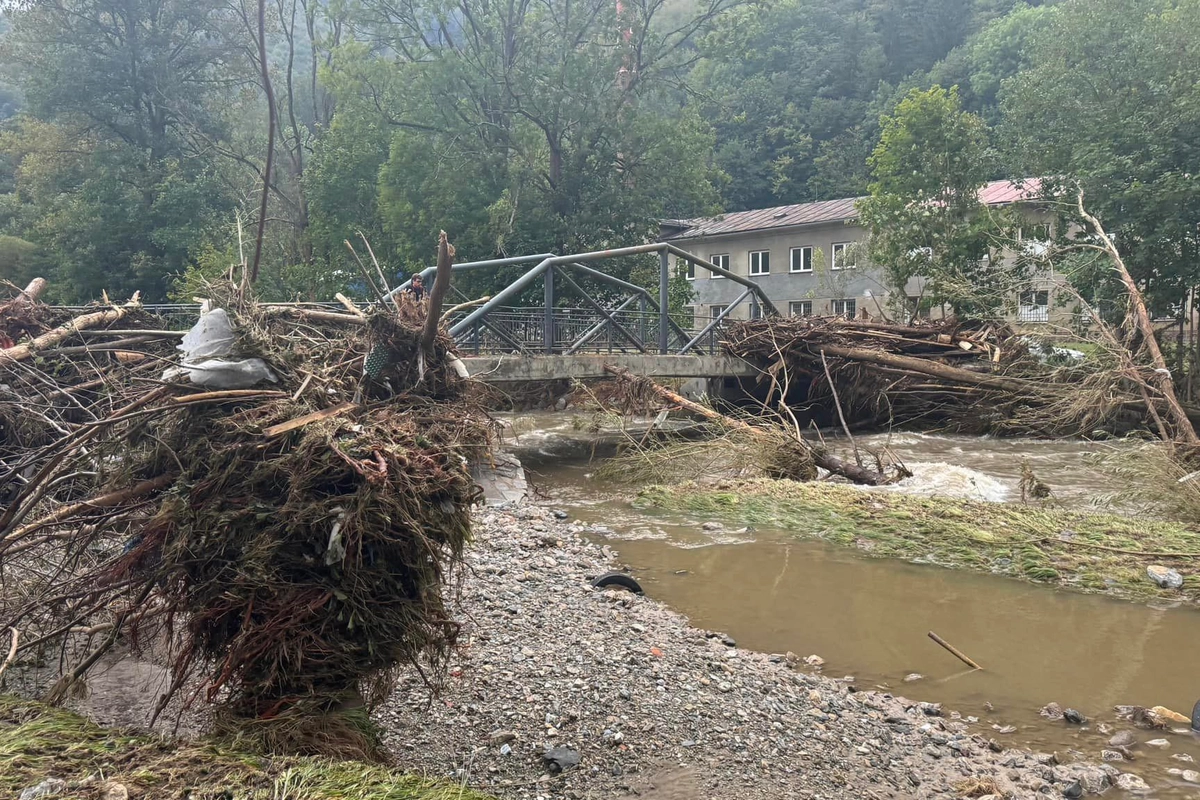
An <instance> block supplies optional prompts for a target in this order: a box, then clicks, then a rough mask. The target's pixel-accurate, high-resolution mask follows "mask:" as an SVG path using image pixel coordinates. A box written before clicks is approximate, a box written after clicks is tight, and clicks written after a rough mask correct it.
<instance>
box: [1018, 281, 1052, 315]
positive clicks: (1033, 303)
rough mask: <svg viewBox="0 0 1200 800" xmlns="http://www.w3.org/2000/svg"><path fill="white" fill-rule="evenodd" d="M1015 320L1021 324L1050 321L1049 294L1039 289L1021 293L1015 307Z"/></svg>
mask: <svg viewBox="0 0 1200 800" xmlns="http://www.w3.org/2000/svg"><path fill="white" fill-rule="evenodd" d="M1017 319H1018V320H1020V321H1021V322H1049V321H1050V292H1048V291H1045V290H1039V289H1027V290H1025V291H1023V292H1021V302H1020V305H1019V306H1018V307H1017Z"/></svg>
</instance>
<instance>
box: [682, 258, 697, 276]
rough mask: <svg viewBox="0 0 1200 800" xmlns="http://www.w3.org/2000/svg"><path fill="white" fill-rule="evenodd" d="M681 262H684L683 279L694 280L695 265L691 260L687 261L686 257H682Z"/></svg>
mask: <svg viewBox="0 0 1200 800" xmlns="http://www.w3.org/2000/svg"><path fill="white" fill-rule="evenodd" d="M683 264H684V266H683V277H684V279H685V280H689V281H694V280H696V265H695V264H693V263H692V262H691V261H688V260H687V259H686V258H685V259H683Z"/></svg>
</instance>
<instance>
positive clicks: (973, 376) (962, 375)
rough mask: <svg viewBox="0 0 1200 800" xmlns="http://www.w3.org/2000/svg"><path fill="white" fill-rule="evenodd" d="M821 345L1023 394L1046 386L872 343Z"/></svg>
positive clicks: (844, 354) (843, 354)
mask: <svg viewBox="0 0 1200 800" xmlns="http://www.w3.org/2000/svg"><path fill="white" fill-rule="evenodd" d="M820 349H821V350H823V351H824V352H825V354H826V355H830V356H836V357H838V358H845V359H849V360H851V361H866V362H868V363H871V364H879V365H881V366H887V367H895V368H897V369H901V370H906V371H909V372H918V373H920V374H922V375H929V376H931V377H934V378H941V379H943V380H947V381H954V382H955V383H964V384H967V385H969V386H981V387H984V388H987V389H999V390H1001V391H1005V392H1016V393H1018V394H1023V395H1033V394H1038V393H1041V392H1043V391H1044V388H1045V387H1044V386H1043V385H1041V384H1037V383H1034V382H1033V381H1026V380H1022V379H1020V378H1006V377H1004V376H1002V375H989V374H988V373H986V372H974V371H972V370H969V369H962V368H961V367H952V366H950V365H948V364H943V363H941V362H939V361H932V360H930V359H927V358H915V357H913V356H902V355H898V354H896V353H888V352H885V351H883V350H872V349H871V348H869V347H842V346H841V345H834V344H823V345H821V346H820Z"/></svg>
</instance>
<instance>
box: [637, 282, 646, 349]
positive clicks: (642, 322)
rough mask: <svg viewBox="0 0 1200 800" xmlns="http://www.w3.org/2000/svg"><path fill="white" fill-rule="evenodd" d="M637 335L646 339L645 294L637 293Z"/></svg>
mask: <svg viewBox="0 0 1200 800" xmlns="http://www.w3.org/2000/svg"><path fill="white" fill-rule="evenodd" d="M638 336H639V337H640V338H641V340H642V341H643V342H645V341H646V295H644V294H640V295H638Z"/></svg>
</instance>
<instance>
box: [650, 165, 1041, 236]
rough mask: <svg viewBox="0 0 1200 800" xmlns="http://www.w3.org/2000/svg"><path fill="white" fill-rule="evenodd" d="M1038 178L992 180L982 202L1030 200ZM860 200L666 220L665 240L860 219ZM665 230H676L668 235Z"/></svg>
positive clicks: (823, 201) (989, 203)
mask: <svg viewBox="0 0 1200 800" xmlns="http://www.w3.org/2000/svg"><path fill="white" fill-rule="evenodd" d="M1040 184H1041V182H1040V181H1039V180H1037V179H1031V180H1026V181H1024V182H1022V183H1020V184H1018V183H1014V182H1013V181H992V182H991V183H989V184H987V185H986V186H984V187H983V188H982V189H980V190H979V199H980V200H982V201H983V202H984V203H987V204H988V205H1005V204H1008V203H1014V202H1017V201H1018V200H1029V199H1033V198H1035V197H1036V196H1037V194H1038V192H1039V191H1040V189H1041V185H1040ZM861 199H862V198H861V197H846V198H843V199H841V200H822V201H820V202H817V203H798V204H796V205H791V206H775V207H773V208H759V209H754V210H751V211H734V212H733V213H730V214H720V215H718V216H715V217H698V218H696V219H672V220H663V227H664V234H663V237H662V238H663V239H698V238H701V237H704V236H718V235H720V234H724V233H748V232H750V231H763V230H770V229H772V228H790V227H793V226H795V225H815V224H817V223H821V222H825V223H828V222H847V221H849V220H852V219H856V218H857V217H858V210H857V209H856V208H855V207H854V204H855V203H857V202H858V201H859V200H861ZM666 229H675V230H673V231H670V232H667V230H666Z"/></svg>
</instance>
